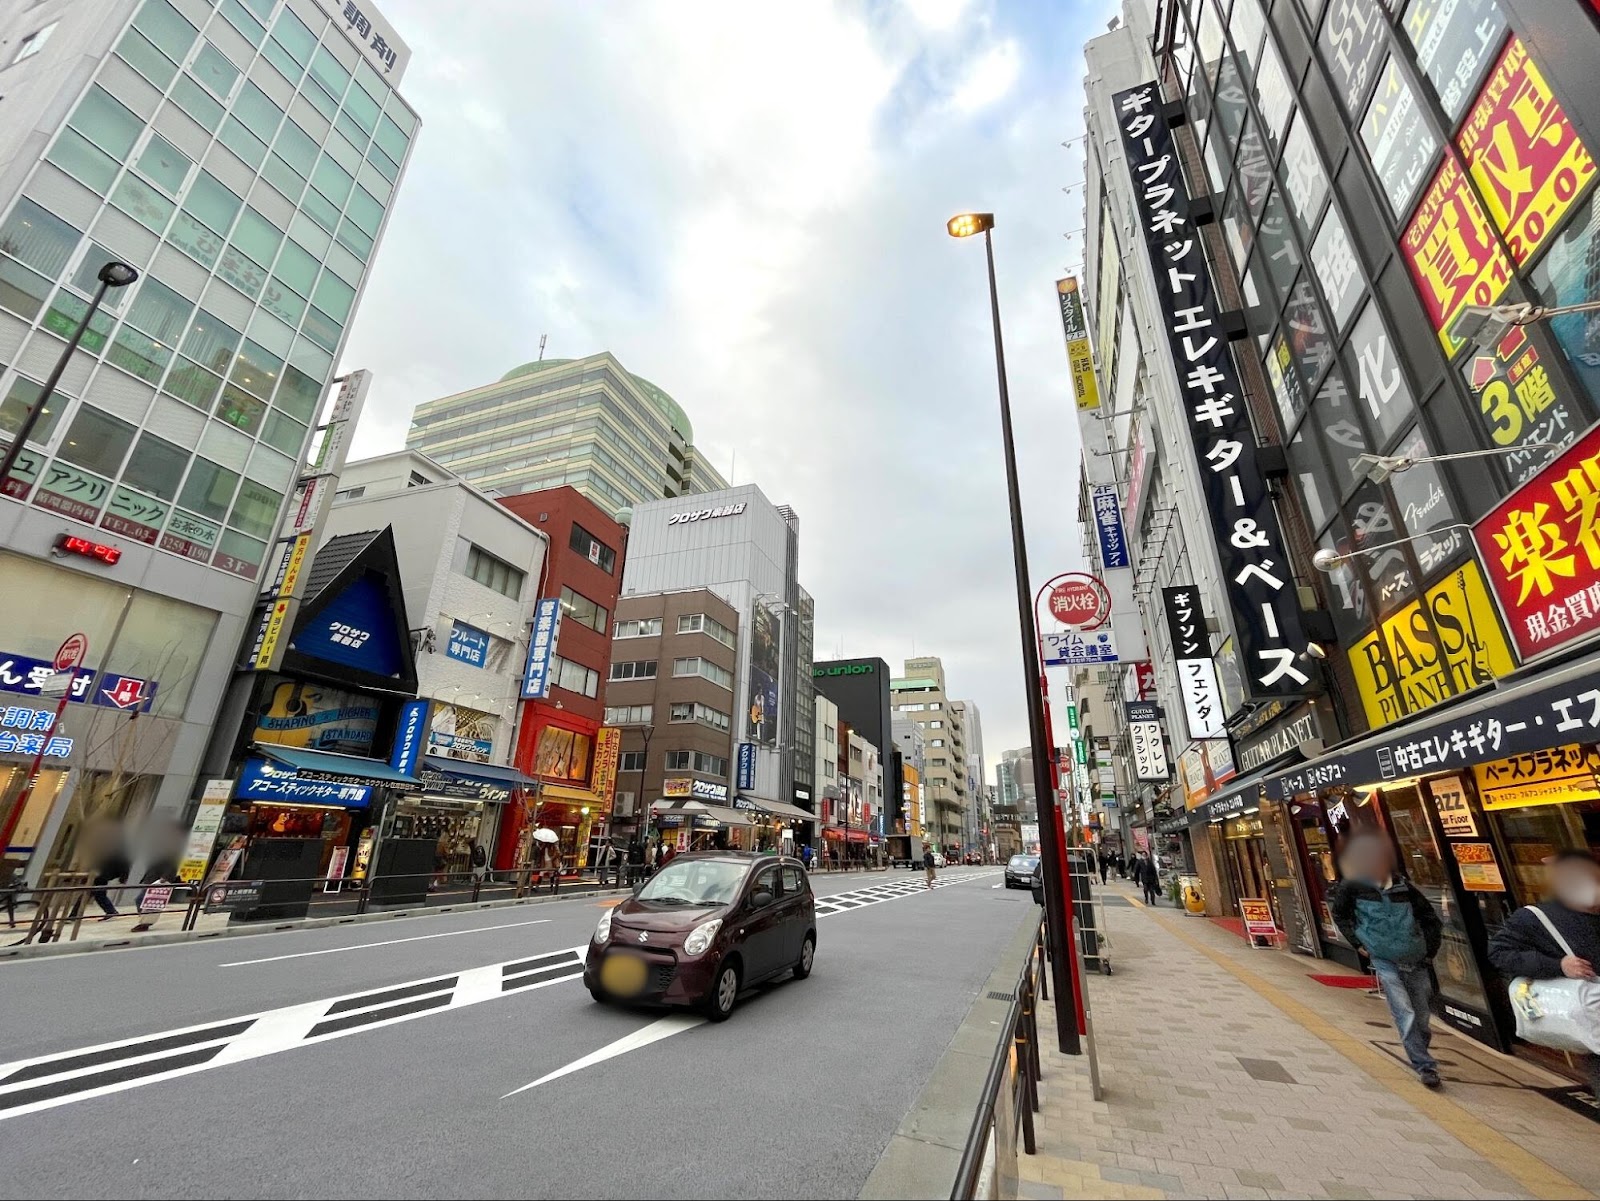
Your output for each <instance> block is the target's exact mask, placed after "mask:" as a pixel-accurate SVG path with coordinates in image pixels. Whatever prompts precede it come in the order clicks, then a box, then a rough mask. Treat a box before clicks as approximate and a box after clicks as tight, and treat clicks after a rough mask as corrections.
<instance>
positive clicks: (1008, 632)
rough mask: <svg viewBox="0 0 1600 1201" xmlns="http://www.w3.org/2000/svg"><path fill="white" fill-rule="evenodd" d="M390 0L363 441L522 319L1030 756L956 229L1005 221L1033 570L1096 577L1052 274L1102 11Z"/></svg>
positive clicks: (846, 611)
mask: <svg viewBox="0 0 1600 1201" xmlns="http://www.w3.org/2000/svg"><path fill="white" fill-rule="evenodd" d="M382 9H383V11H384V13H385V14H386V15H387V16H388V17H389V18H390V20H391V21H392V23H393V24H394V26H395V27H396V29H397V30H399V32H400V33H401V35H402V36H403V37H404V38H406V39H407V41H408V42H409V43H410V44H411V46H412V49H413V58H412V61H411V66H410V68H409V70H408V72H407V75H406V78H405V81H404V83H403V85H402V90H403V91H404V92H405V94H406V96H407V98H408V99H409V100H410V101H411V103H412V104H413V105H414V106H415V107H416V109H417V110H418V112H419V113H420V114H421V116H422V121H423V128H422V133H421V135H420V140H419V142H418V144H417V148H416V150H415V152H414V154H413V156H412V159H411V164H410V167H409V168H408V172H407V175H406V179H405V182H404V184H403V186H402V187H401V189H400V193H399V200H398V202H397V206H396V209H395V212H394V216H393V218H392V220H391V222H390V225H389V229H388V232H387V234H386V236H385V241H384V244H383V248H382V251H381V253H380V255H379V256H378V260H377V265H376V267H375V269H374V271H373V274H372V278H371V280H370V283H369V285H368V288H367V292H366V295H365V298H364V299H363V301H362V305H361V310H360V315H359V318H358V319H357V321H356V324H355V326H354V329H353V333H352V337H351V340H350V344H349V348H348V350H347V354H346V359H345V365H346V366H347V367H369V368H371V369H372V370H373V371H374V373H375V380H374V387H373V392H372V396H371V399H370V401H369V403H368V406H367V412H366V417H365V419H364V422H363V428H362V430H361V431H360V433H359V434H358V436H357V439H356V450H357V452H358V453H362V454H369V453H377V452H381V451H387V450H393V449H397V448H399V447H400V446H401V445H402V444H403V442H404V438H405V430H406V427H407V424H408V423H409V419H410V414H411V410H412V407H413V406H414V405H415V404H416V403H417V402H419V401H423V400H428V399H431V398H433V397H437V396H442V395H446V394H449V393H452V392H457V391H460V390H463V389H465V388H469V387H475V386H477V385H480V384H483V383H486V382H489V381H491V380H493V379H496V378H498V377H499V376H500V375H501V374H503V373H504V372H505V371H506V370H508V369H509V368H511V367H512V366H514V365H516V364H518V363H521V362H525V361H526V360H528V359H531V358H534V357H536V355H537V352H538V344H539V336H540V335H541V334H548V335H549V347H548V350H547V352H546V353H547V354H548V355H549V356H550V357H560V358H569V357H577V356H581V355H586V354H591V353H594V352H596V351H599V350H606V349H609V350H610V351H612V352H613V353H614V354H616V355H617V357H618V358H619V359H620V360H621V361H622V362H623V363H624V364H625V365H626V366H627V367H628V368H629V369H630V370H632V371H635V372H637V373H639V374H640V375H643V376H645V377H646V378H648V379H650V380H652V381H654V382H655V383H657V384H659V385H660V386H661V387H663V388H665V389H666V390H667V391H668V392H670V393H671V394H672V395H673V397H674V398H676V399H677V400H678V402H679V403H680V404H682V406H683V407H684V409H685V410H686V411H687V412H688V414H689V417H690V420H691V421H693V423H694V427H695V435H696V442H697V445H698V446H699V447H700V449H701V450H702V451H703V452H704V453H705V454H707V455H708V456H709V457H710V458H711V460H712V461H713V462H714V463H716V464H717V466H718V467H719V468H720V469H721V470H722V471H723V472H724V473H725V474H726V473H727V472H728V471H729V470H730V469H732V470H733V471H734V474H735V479H736V482H739V483H746V482H751V481H753V482H755V483H757V484H759V485H760V486H761V488H762V490H763V491H764V492H765V493H766V494H767V495H768V497H770V498H771V499H772V500H773V501H774V502H776V503H779V504H788V505H792V506H793V507H794V508H795V509H796V510H797V511H798V512H799V514H800V520H801V526H800V532H801V536H800V546H801V582H802V583H803V584H804V585H805V586H806V587H807V588H809V589H810V591H811V592H812V594H813V595H814V596H815V597H816V602H817V639H816V643H817V655H818V657H819V658H820V657H824V656H833V655H836V654H843V655H847V656H864V655H881V656H882V657H883V658H885V659H887V660H888V661H889V662H890V663H891V664H892V665H893V666H894V667H895V668H896V669H897V670H898V669H899V665H900V661H901V660H902V659H903V658H905V657H906V656H908V655H911V654H938V655H941V656H942V657H943V659H944V663H945V669H946V672H947V674H948V676H949V681H950V686H951V688H952V689H953V690H954V692H955V693H956V694H957V695H959V696H963V697H968V698H970V699H972V700H973V701H975V702H976V703H977V705H978V706H979V708H980V710H981V712H982V716H983V725H984V741H985V750H986V752H987V755H988V758H989V760H990V762H991V763H992V762H993V761H994V760H995V759H996V758H997V757H998V754H999V752H1000V751H1001V750H1003V749H1005V748H1008V747H1015V746H1022V745H1025V744H1026V742H1027V719H1026V710H1025V698H1024V690H1023V683H1022V668H1021V659H1020V657H1021V649H1020V643H1019V641H1018V634H1017V616H1016V601H1015V590H1014V584H1013V575H1012V567H1011V554H1010V536H1009V529H1008V525H1007V514H1006V503H1005V480H1004V467H1003V461H1002V458H1001V451H1000V437H999V420H998V415H997V409H996V403H995V379H994V356H993V347H992V342H991V337H990V332H989V314H988V306H987V295H986V290H985V289H986V284H985V279H984V265H983V249H982V246H981V244H979V243H978V242H977V241H973V242H970V243H965V242H955V241H952V240H951V239H950V238H949V237H948V236H946V234H945V232H944V223H945V220H946V218H948V217H949V216H950V215H951V214H952V213H956V212H961V211H965V210H971V209H981V210H992V211H994V212H995V213H996V215H997V227H996V231H995V237H996V247H995V255H996V265H997V269H998V272H999V276H1000V303H1001V310H1002V314H1003V317H1004V321H1005V336H1006V351H1007V361H1008V367H1009V372H1010V384H1011V393H1012V400H1013V407H1014V410H1015V420H1016V430H1017V439H1018V443H1019V447H1020V452H1019V453H1020V460H1021V476H1022V491H1023V502H1024V508H1025V513H1026V516H1027V519H1028V522H1029V530H1028V551H1029V557H1030V566H1031V568H1032V573H1033V577H1034V583H1035V586H1037V584H1039V583H1041V582H1043V580H1045V579H1046V578H1048V577H1049V576H1050V575H1052V574H1054V573H1055V572H1057V571H1065V570H1072V569H1074V568H1077V567H1079V566H1081V563H1080V561H1079V551H1078V549H1077V545H1078V532H1077V525H1076V518H1075V499H1076V491H1075V481H1076V476H1077V460H1078V449H1077V448H1078V441H1077V432H1076V428H1075V424H1074V421H1073V419H1072V416H1071V409H1070V383H1069V381H1068V378H1067V373H1066V359H1065V354H1064V351H1063V347H1062V338H1061V327H1060V322H1059V318H1058V316H1057V313H1056V306H1055V288H1054V281H1055V280H1056V279H1057V278H1058V277H1059V276H1060V275H1062V274H1064V273H1066V272H1067V271H1068V269H1069V268H1073V269H1075V268H1076V266H1077V264H1078V261H1079V259H1080V257H1081V249H1080V248H1081V246H1082V238H1081V234H1080V235H1078V236H1075V237H1073V238H1071V239H1068V238H1066V237H1063V234H1064V233H1065V232H1066V231H1069V230H1073V229H1076V228H1077V227H1079V226H1081V224H1082V191H1081V189H1074V190H1072V191H1071V192H1070V193H1067V192H1063V190H1062V189H1063V186H1064V185H1067V184H1071V183H1074V182H1077V181H1079V180H1081V179H1082V177H1083V172H1082V163H1081V158H1082V143H1081V142H1076V143H1074V144H1073V145H1072V146H1071V147H1069V148H1063V146H1062V145H1061V143H1062V142H1063V141H1065V140H1068V139H1072V138H1075V137H1077V136H1078V135H1079V134H1080V133H1081V131H1082V127H1083V115H1082V107H1083V99H1082V75H1083V53H1082V47H1083V43H1084V41H1085V40H1086V39H1087V38H1089V37H1090V36H1093V34H1095V33H1097V32H1100V31H1103V30H1104V28H1105V23H1106V20H1107V18H1108V17H1109V16H1110V15H1111V13H1112V12H1113V11H1114V9H1113V6H1112V4H1111V3H1110V2H1109V0H1069V2H1068V3H1065V4H1060V3H1058V4H1040V3H1035V2H1034V0H1008V2H1006V3H997V2H995V0H839V2H838V3H834V4H831V5H830V4H826V3H823V2H822V0H816V2H810V0H808V2H806V3H787V4H756V5H752V4H749V3H747V2H743V0H730V2H727V3H715V2H711V0H693V2H692V3H690V2H685V0H607V3H604V4H571V3H557V2H555V0H539V2H530V0H478V2H477V3H473V4H469V5H442V4H438V3H436V2H435V0H385V2H384V3H383V5H382ZM735 457H736V464H737V465H736V466H735V465H734V464H735ZM991 778H992V776H991Z"/></svg>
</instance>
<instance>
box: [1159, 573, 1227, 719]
mask: <svg viewBox="0 0 1600 1201" xmlns="http://www.w3.org/2000/svg"><path fill="white" fill-rule="evenodd" d="M1161 607H1162V608H1163V609H1164V610H1165V611H1166V614H1167V631H1168V633H1169V634H1170V635H1171V636H1172V656H1173V658H1174V659H1175V660H1177V665H1178V689H1179V691H1180V692H1182V694H1183V715H1184V717H1185V718H1187V719H1188V722H1189V737H1190V738H1193V739H1200V738H1221V737H1223V736H1224V735H1225V734H1226V732H1227V730H1226V726H1225V725H1224V722H1223V719H1224V716H1225V715H1224V713H1223V707H1222V690H1221V688H1219V687H1218V685H1217V665H1216V664H1215V663H1213V662H1212V660H1211V636H1210V635H1209V634H1208V633H1207V632H1206V617H1205V611H1204V609H1203V608H1202V607H1201V604H1200V593H1199V592H1198V591H1197V590H1196V589H1195V588H1194V586H1193V585H1189V586H1188V587H1182V588H1163V589H1162V590H1161Z"/></svg>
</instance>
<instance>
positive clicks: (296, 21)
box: [272, 8, 317, 67]
mask: <svg viewBox="0 0 1600 1201" xmlns="http://www.w3.org/2000/svg"><path fill="white" fill-rule="evenodd" d="M272 40H273V41H275V42H277V43H279V45H280V46H281V47H282V48H283V49H284V50H286V51H287V52H288V54H289V57H290V58H292V59H293V60H294V61H295V62H297V63H299V64H300V65H301V66H302V67H304V66H305V65H306V64H307V63H309V62H310V61H311V56H312V54H313V53H315V52H316V49H317V35H316V34H314V33H312V32H311V30H309V29H307V28H306V27H305V26H304V25H303V24H302V23H301V21H300V18H299V17H297V16H295V15H294V14H293V13H292V12H290V11H289V10H288V9H287V8H285V9H284V10H283V11H282V12H280V13H279V14H278V20H277V23H276V24H274V25H273V27H272Z"/></svg>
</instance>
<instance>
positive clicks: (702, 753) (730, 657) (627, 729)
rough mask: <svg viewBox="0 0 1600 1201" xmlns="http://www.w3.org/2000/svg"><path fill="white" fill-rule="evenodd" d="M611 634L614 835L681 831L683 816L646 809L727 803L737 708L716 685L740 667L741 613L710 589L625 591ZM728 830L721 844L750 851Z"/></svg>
mask: <svg viewBox="0 0 1600 1201" xmlns="http://www.w3.org/2000/svg"><path fill="white" fill-rule="evenodd" d="M612 637H613V642H612V652H611V678H610V679H609V680H608V681H607V683H606V686H605V700H606V710H605V724H606V725H607V726H615V727H617V728H618V729H619V730H621V733H622V743H621V748H622V754H621V761H620V763H619V765H618V785H617V788H618V793H617V796H618V807H617V812H616V813H615V815H614V819H615V820H614V829H615V832H616V834H617V836H618V837H619V838H621V837H623V836H624V835H627V836H629V837H631V836H632V835H633V834H634V833H640V832H643V831H645V830H647V829H648V830H649V831H650V833H651V834H652V835H653V836H656V837H661V836H664V835H665V836H667V837H669V838H670V837H672V836H675V835H676V834H678V833H680V832H681V833H684V834H688V833H689V832H690V831H689V830H688V829H686V828H683V827H682V825H681V820H679V821H678V823H677V824H675V825H674V826H672V827H671V828H670V829H669V828H666V827H659V826H657V825H656V824H655V823H653V822H652V820H651V819H652V813H651V806H652V805H653V804H655V803H656V802H657V801H661V800H666V801H667V802H669V803H670V802H674V801H680V800H682V799H683V798H690V799H693V800H696V801H702V802H706V803H709V804H711V805H715V806H719V807H723V808H726V807H729V806H730V805H731V804H732V801H733V799H734V793H735V787H734V786H735V783H736V778H735V767H736V765H735V761H734V747H733V729H734V710H735V705H734V703H733V692H732V690H731V688H730V687H729V686H728V684H725V683H724V682H723V681H724V680H726V681H729V682H730V683H731V681H732V679H733V676H734V672H735V670H736V669H737V667H738V661H739V641H740V631H739V613H738V611H737V610H736V609H734V607H733V606H732V605H730V604H729V603H728V602H727V601H726V600H724V599H723V598H722V597H721V596H719V595H718V594H717V593H715V592H713V591H711V590H710V589H708V588H690V589H685V590H682V591H677V592H651V593H630V594H629V595H627V596H625V597H623V598H622V600H620V601H619V602H618V604H617V615H616V621H615V623H614V625H613V634H612ZM707 665H709V668H710V670H707ZM675 818H680V815H677V814H672V815H669V818H668V820H672V819H675ZM730 833H731V834H732V839H731V841H725V842H724V843H723V844H722V845H732V846H743V847H746V848H751V847H753V846H754V842H753V840H752V839H751V838H750V837H749V836H748V835H747V834H746V832H745V831H744V830H743V829H742V828H736V829H733V830H732V831H730Z"/></svg>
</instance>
